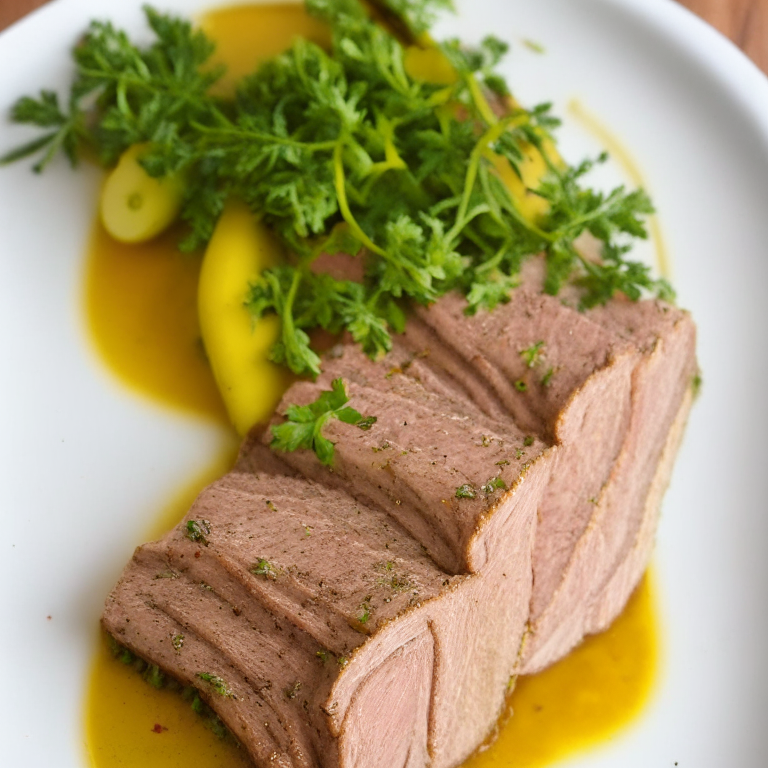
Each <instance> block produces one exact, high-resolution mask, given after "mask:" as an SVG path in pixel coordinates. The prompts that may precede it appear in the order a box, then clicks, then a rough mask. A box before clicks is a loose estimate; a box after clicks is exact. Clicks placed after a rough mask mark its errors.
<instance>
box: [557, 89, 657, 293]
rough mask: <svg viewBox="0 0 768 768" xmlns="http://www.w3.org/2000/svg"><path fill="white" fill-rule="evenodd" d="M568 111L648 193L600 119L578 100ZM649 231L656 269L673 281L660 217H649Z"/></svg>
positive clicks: (633, 164)
mask: <svg viewBox="0 0 768 768" xmlns="http://www.w3.org/2000/svg"><path fill="white" fill-rule="evenodd" d="M568 111H569V112H570V113H571V115H573V117H575V118H576V119H577V120H578V121H579V122H580V123H581V124H582V125H583V126H584V128H586V129H587V130H588V131H589V132H590V133H591V134H592V135H593V136H594V137H595V138H596V139H597V140H598V141H599V142H600V143H601V144H602V145H603V147H604V148H605V150H606V151H607V152H608V153H609V154H610V155H611V157H612V158H613V159H614V160H616V162H617V163H618V164H619V165H620V166H621V168H622V170H623V171H624V173H625V174H626V175H627V177H628V178H629V179H630V181H631V182H632V184H633V185H634V186H636V187H640V188H642V189H645V190H646V191H647V190H648V187H647V185H646V183H645V177H644V176H643V174H642V172H641V171H640V168H639V167H638V165H637V163H636V162H635V160H634V158H633V157H632V155H631V154H630V153H629V150H627V148H626V147H625V146H624V145H623V144H622V143H621V142H620V141H619V140H618V139H617V138H616V137H615V136H614V135H613V134H612V133H611V131H610V130H608V128H606V127H605V125H603V123H602V122H601V121H600V118H598V117H597V116H595V115H593V114H592V113H591V112H590V111H589V110H588V109H587V108H586V107H585V106H584V105H583V104H582V103H581V102H580V101H579V100H578V99H573V100H571V102H570V103H569V104H568ZM648 229H649V230H650V233H651V237H652V239H653V243H654V246H655V248H656V268H657V269H658V270H659V274H660V275H661V276H662V277H665V278H666V279H667V280H671V279H672V263H671V261H670V258H669V253H668V251H667V247H666V245H665V243H664V237H663V235H662V232H661V225H660V224H659V219H658V216H649V217H648Z"/></svg>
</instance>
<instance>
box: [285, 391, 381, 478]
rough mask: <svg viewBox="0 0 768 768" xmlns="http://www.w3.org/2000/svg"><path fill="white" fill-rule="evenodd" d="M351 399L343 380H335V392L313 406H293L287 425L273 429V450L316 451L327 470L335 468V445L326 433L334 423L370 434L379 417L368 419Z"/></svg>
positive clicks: (289, 410)
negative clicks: (340, 423) (332, 466)
mask: <svg viewBox="0 0 768 768" xmlns="http://www.w3.org/2000/svg"><path fill="white" fill-rule="evenodd" d="M348 402H349V395H347V390H346V387H345V386H344V381H343V380H342V379H334V380H333V382H332V383H331V389H330V390H325V391H324V392H321V393H320V395H319V396H318V398H317V400H315V402H314V403H310V404H309V405H291V406H289V407H288V409H287V410H286V412H285V418H286V421H285V423H283V424H278V425H276V426H273V427H272V443H271V446H272V448H275V449H277V450H279V451H286V452H290V451H296V450H298V449H299V448H305V449H306V450H310V451H314V452H315V454H317V458H318V459H319V460H320V461H321V462H322V463H323V464H325V465H326V466H330V465H331V464H333V455H334V445H335V444H334V443H333V442H331V441H330V440H329V439H328V438H327V437H324V436H323V434H322V432H323V429H324V427H325V425H326V424H327V423H328V422H329V421H331V420H332V419H338V420H339V421H343V422H344V423H345V424H355V425H357V426H359V427H360V428H361V429H364V430H368V429H370V428H371V426H372V425H373V424H374V423H375V420H376V419H375V417H373V416H368V417H364V416H363V415H362V414H361V413H360V412H359V411H356V410H355V409H354V408H351V407H350V406H348V405H347V403H348Z"/></svg>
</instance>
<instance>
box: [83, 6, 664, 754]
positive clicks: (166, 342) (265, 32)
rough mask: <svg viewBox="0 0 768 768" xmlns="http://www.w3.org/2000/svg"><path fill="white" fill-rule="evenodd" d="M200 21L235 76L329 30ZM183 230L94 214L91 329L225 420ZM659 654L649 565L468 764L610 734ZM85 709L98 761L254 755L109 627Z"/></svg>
mask: <svg viewBox="0 0 768 768" xmlns="http://www.w3.org/2000/svg"><path fill="white" fill-rule="evenodd" d="M201 22H202V27H203V28H204V29H205V30H206V31H207V32H208V34H209V35H210V36H211V37H212V38H213V39H215V40H216V41H217V42H218V44H219V48H218V53H217V55H218V56H219V60H221V61H224V62H225V63H226V64H227V65H228V67H229V71H230V72H231V73H232V74H233V75H234V76H240V75H242V74H244V73H246V72H248V71H250V70H251V69H253V67H254V66H255V65H256V64H257V63H258V61H259V60H260V59H263V58H265V57H268V56H271V55H274V54H275V53H278V52H280V51H281V50H283V49H284V48H286V47H287V46H288V44H289V43H290V41H291V39H292V38H293V37H294V36H295V35H297V34H303V35H305V36H308V37H310V38H311V39H313V40H315V41H316V42H318V43H324V42H327V39H328V36H327V31H325V30H324V29H323V28H322V27H321V25H319V24H318V23H317V22H316V21H315V20H313V19H310V18H308V17H307V16H306V14H305V13H304V11H303V9H302V8H301V7H299V6H296V5H263V6H241V7H236V8H230V9H224V10H219V11H215V12H212V13H210V14H208V15H207V16H206V17H204V18H203V19H202V20H201ZM231 83H232V80H231V79H230V80H229V81H228V83H225V86H224V88H225V89H226V88H231ZM178 234H179V233H178V232H173V231H172V232H169V233H167V234H165V235H163V236H161V237H159V238H157V239H156V240H154V241H152V242H149V243H144V244H141V245H122V244H119V243H116V242H114V241H113V240H112V239H111V238H110V237H109V236H108V235H107V234H106V232H105V231H104V230H103V228H102V227H101V226H100V225H97V226H96V228H95V231H94V235H93V238H92V241H91V245H90V252H89V256H88V262H87V278H86V280H87V284H86V312H87V318H88V324H89V328H90V332H91V335H92V338H93V341H94V344H95V346H96V349H97V350H98V352H99V354H100V355H101V358H102V360H103V362H104V363H105V364H106V366H107V367H108V368H109V369H110V370H111V371H112V372H113V373H114V374H115V375H116V376H117V377H118V378H119V379H120V380H121V381H123V382H124V383H125V384H126V385H128V386H129V387H130V388H131V389H132V390H134V391H137V392H140V393H142V394H143V395H145V396H147V397H151V398H153V399H155V400H156V401H159V402H161V403H163V404H165V405H167V406H169V407H174V408H181V409H183V410H186V411H187V412H189V413H191V414H195V415H197V416H204V417H206V418H208V419H214V420H216V421H219V422H222V423H226V421H227V417H226V413H225V410H224V407H223V405H222V403H221V398H220V397H219V395H218V392H217V390H216V386H215V383H214V380H213V376H212V374H211V372H210V369H209V367H208V365H207V362H206V359H205V355H204V353H203V350H202V346H201V344H200V330H199V324H198V320H197V312H196V291H197V277H198V274H199V270H200V261H201V257H200V255H199V254H197V255H185V254H181V253H180V252H179V251H178V250H177V248H176V243H177V241H178ZM233 444H234V438H233ZM232 461H233V455H232V453H231V452H229V453H228V454H227V455H223V456H222V457H220V459H219V460H218V461H217V462H215V464H214V465H213V466H212V467H211V468H210V469H209V471H207V472H206V473H205V475H204V476H201V477H198V478H194V479H193V480H192V481H191V482H190V484H189V486H188V487H187V488H184V489H182V491H181V492H180V493H179V494H178V495H177V497H176V498H175V499H173V500H171V502H169V504H168V506H167V508H166V509H165V510H164V511H163V512H162V514H161V515H160V516H159V519H158V521H157V524H156V525H155V526H153V529H152V530H151V531H148V532H147V536H146V538H147V539H150V538H156V537H157V536H159V535H160V534H161V533H162V532H163V531H165V530H168V529H169V528H170V527H171V526H173V525H174V524H175V523H176V522H177V521H178V520H179V519H180V518H181V516H182V515H183V514H184V513H185V512H186V511H187V509H188V508H189V506H190V504H191V503H192V501H193V500H194V497H195V496H196V494H197V493H198V492H199V490H200V489H202V488H203V487H204V486H205V485H207V484H208V483H210V482H212V481H213V480H214V479H215V478H216V477H219V476H221V475H223V474H224V473H225V472H226V471H227V470H228V469H229V467H230V466H231V464H232ZM657 666H658V628H657V610H656V604H655V600H654V595H653V589H652V587H651V585H650V583H649V579H648V577H646V578H645V579H644V580H643V583H642V584H641V586H640V588H639V589H638V590H637V592H636V594H635V595H634V596H633V598H632V599H631V601H630V603H629V604H628V606H627V608H626V610H625V611H624V613H623V615H622V616H621V617H620V618H619V619H618V620H617V621H616V622H615V623H614V625H613V626H612V627H611V628H610V629H609V630H608V631H607V632H604V633H603V634H601V635H598V636H595V637H592V638H589V639H587V640H586V641H585V642H584V643H583V644H582V645H581V646H580V647H579V648H577V649H576V650H575V651H574V652H573V653H572V654H570V655H569V656H568V657H567V658H566V659H564V660H563V661H561V662H559V663H558V664H556V665H554V666H553V667H551V668H550V669H549V670H547V671H545V672H543V673H541V674H539V675H535V676H532V677H528V678H520V679H519V680H518V681H517V686H516V688H515V690H514V692H513V693H512V695H511V696H510V701H509V707H508V712H507V716H506V717H505V718H504V721H503V723H502V724H501V725H500V727H499V733H498V738H497V739H496V741H495V742H494V743H493V744H492V745H491V746H490V748H488V749H487V750H484V751H482V752H480V753H478V754H477V755H476V756H474V757H473V758H471V759H470V760H469V761H468V762H467V763H466V766H465V768H537V767H538V766H546V765H551V764H553V763H554V762H556V761H558V760H559V759H562V758H564V757H567V756H569V755H573V754H576V753H578V752H580V751H583V750H585V749H588V748H589V747H590V746H593V745H595V744H598V743H600V742H602V741H605V740H606V739H608V738H610V737H611V736H613V735H615V734H616V733H617V732H619V731H620V730H621V729H622V728H624V727H626V726H627V725H628V724H629V723H631V722H632V720H633V719H634V718H636V717H637V715H638V714H639V713H640V712H641V711H642V709H643V706H644V705H645V704H646V703H647V701H648V699H649V697H650V695H651V692H652V689H653V682H654V680H655V679H656V674H657ZM85 709H86V713H85V741H86V749H87V753H88V755H89V758H90V762H91V765H92V766H93V768H245V767H246V766H249V765H250V762H249V761H248V759H247V757H246V756H245V754H244V753H243V751H242V750H240V749H238V748H237V747H236V746H234V745H233V744H232V743H230V742H229V741H222V740H220V739H219V738H218V737H217V736H216V735H215V734H214V733H213V732H212V731H211V730H209V729H208V728H207V727H206V725H205V723H204V721H203V720H202V718H201V717H200V716H199V715H197V714H195V713H194V712H193V711H192V708H191V707H190V704H189V702H187V701H185V700H184V699H182V697H181V696H180V695H179V694H178V693H176V692H173V691H170V690H156V689H155V688H153V687H151V686H150V685H149V684H148V683H147V682H145V680H144V679H142V677H141V675H139V674H137V673H136V672H135V671H134V670H133V669H132V668H131V667H130V666H125V665H123V664H122V663H121V662H120V661H118V660H116V659H115V658H114V656H113V654H112V653H111V651H110V650H109V648H108V646H107V643H106V640H105V639H103V640H102V642H101V643H100V645H99V647H98V650H97V652H96V654H95V658H94V661H93V664H92V667H91V674H90V680H89V685H88V692H87V696H86V706H85ZM512 712H514V717H510V715H511V714H512Z"/></svg>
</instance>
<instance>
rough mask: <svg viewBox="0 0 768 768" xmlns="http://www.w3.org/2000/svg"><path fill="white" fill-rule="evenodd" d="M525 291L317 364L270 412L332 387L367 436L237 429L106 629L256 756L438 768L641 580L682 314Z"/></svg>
mask: <svg viewBox="0 0 768 768" xmlns="http://www.w3.org/2000/svg"><path fill="white" fill-rule="evenodd" d="M539 277H540V276H537V272H536V270H535V269H531V270H530V272H529V274H528V276H527V278H526V280H527V282H526V283H525V284H524V285H523V286H522V287H521V288H519V289H518V290H516V291H515V293H514V295H513V297H512V300H511V302H510V303H509V304H508V305H505V306H503V307H500V308H498V309H497V310H496V311H495V312H493V313H490V314H489V313H481V314H478V315H477V316H475V317H467V316H466V315H465V314H464V307H465V304H464V302H463V300H461V299H460V298H459V297H456V296H447V297H445V298H444V299H442V300H441V301H440V302H438V303H437V305H435V306H434V307H432V308H431V309H430V310H425V311H420V312H419V313H418V317H417V318H416V319H415V320H414V322H413V323H412V324H411V325H410V326H409V329H408V331H407V333H406V334H405V336H404V337H403V338H402V339H401V340H398V341H397V342H396V343H395V346H394V349H393V350H392V352H391V353H390V354H389V355H388V356H387V357H386V358H385V359H383V360H380V361H377V362H372V361H370V360H368V359H367V358H365V357H364V356H363V355H362V354H361V353H360V352H359V350H357V349H356V348H354V347H351V346H340V347H339V348H335V349H334V350H332V351H331V353H330V354H329V355H328V356H327V359H326V363H325V370H324V374H323V376H322V377H321V378H320V379H319V381H318V382H316V383H307V382H303V383H297V384H295V385H294V386H293V387H292V388H291V389H290V390H289V392H288V393H287V395H286V398H285V400H284V402H283V406H281V409H282V408H283V407H284V406H285V404H287V403H296V404H304V403H308V402H311V401H313V400H315V399H316V398H317V396H318V394H319V393H320V391H322V390H324V389H327V388H328V386H329V384H330V382H331V380H332V379H333V378H336V377H342V378H343V379H345V381H346V382H347V387H348V391H349V394H350V395H351V397H352V405H353V406H354V407H355V408H357V409H358V410H360V411H361V412H363V413H365V414H366V415H375V416H376V417H377V421H376V422H375V424H374V425H373V427H372V428H371V429H369V430H361V429H358V428H357V427H356V426H354V425H350V424H344V423H341V422H331V423H330V424H329V425H328V426H327V433H326V434H327V436H328V437H329V438H330V439H331V440H333V441H334V442H335V443H336V447H335V462H334V465H333V468H332V469H329V468H327V467H324V466H322V465H321V464H320V463H319V462H318V461H317V459H316V457H315V456H314V454H312V453H311V452H308V451H297V452H294V453H291V454H285V455H284V454H279V455H277V456H276V455H275V454H273V453H272V452H270V451H269V450H268V449H267V448H266V447H265V443H267V442H268V441H269V435H268V434H267V433H261V434H259V433H254V434H253V435H251V436H250V437H249V438H248V440H246V442H245V443H244V445H243V448H242V451H241V454H240V457H239V459H238V462H237V466H236V468H235V471H233V472H232V473H230V474H229V475H227V476H226V477H225V478H223V479H222V480H220V481H219V482H218V483H215V484H214V485H213V486H211V487H210V488H208V489H206V491H205V492H204V493H203V494H201V496H200V498H199V499H198V500H197V502H196V503H195V505H194V506H193V508H192V510H191V511H190V513H189V515H188V517H187V518H186V519H185V520H184V521H183V522H182V524H180V525H179V526H178V527H177V528H176V529H174V530H173V531H171V532H169V533H168V534H167V535H166V536H165V537H164V538H163V539H162V540H161V541H159V542H157V543H154V544H150V545H145V547H142V548H139V550H137V553H136V555H135V557H134V560H133V561H132V563H131V564H129V566H128V568H127V569H126V571H125V573H124V575H123V578H122V579H121V581H120V582H119V583H118V585H117V587H116V588H115V590H114V591H113V593H112V595H111V596H110V599H109V600H108V602H107V608H106V610H105V614H104V625H105V627H106V628H107V630H108V631H110V632H111V633H112V634H113V635H114V636H115V637H116V638H117V639H118V640H119V641H120V642H122V643H124V644H125V645H127V646H128V647H130V648H131V649H132V650H133V651H134V652H136V653H137V654H139V655H140V656H142V657H143V658H145V659H147V660H148V661H151V662H152V663H156V664H158V665H160V666H161V667H162V668H163V669H164V670H166V671H167V672H168V673H169V674H171V675H173V676H175V677H177V678H179V679H180V680H182V681H184V682H186V683H190V684H193V685H197V686H198V687H199V688H200V690H201V692H202V695H203V696H204V697H205V698H206V701H208V703H209V704H210V705H211V706H212V707H213V708H214V709H215V711H216V712H217V713H218V714H219V716H220V717H221V718H222V720H223V721H224V722H225V723H226V724H227V725H228V727H229V728H230V729H231V730H232V731H233V733H234V734H235V735H236V736H237V737H238V738H239V739H240V740H241V741H242V743H243V744H244V746H245V747H246V748H247V749H248V750H249V753H250V754H251V756H252V757H253V759H254V760H255V761H256V763H257V765H259V766H268V765H269V766H271V765H280V766H286V767H287V766H302V768H305V767H306V768H309V767H310V766H311V767H312V768H336V767H337V766H338V768H370V767H371V766H381V767H382V768H384V766H387V767H389V766H393V768H400V767H401V766H403V767H405V766H407V767H409V768H417V767H419V766H424V765H430V766H432V768H452V766H456V765H458V764H459V763H460V762H461V761H462V760H464V759H465V758H466V757H467V756H468V755H469V754H470V753H471V752H472V751H473V750H474V749H475V748H476V747H477V745H478V744H480V743H481V742H482V740H483V739H484V738H485V737H486V736H487V735H488V733H489V732H490V731H491V730H492V728H493V726H494V723H495V721H496V718H497V717H498V715H499V714H500V712H501V711H502V709H503V707H504V699H505V695H506V692H507V690H508V684H509V681H510V679H511V678H512V677H513V676H514V675H515V674H518V673H526V672H530V671H533V670H536V669H540V668H542V667H543V666H546V665H547V664H549V663H551V662H552V661H554V660H555V659H557V658H559V657H560V656H562V655H564V654H565V653H567V651H568V650H570V648H571V647H573V645H575V644H576V643H578V642H579V641H580V640H581V638H582V637H583V636H584V635H585V634H587V633H590V632H594V631H599V630H600V629H602V628H604V627H605V626H606V624H607V623H608V622H609V621H611V620H612V618H613V617H614V616H615V615H616V613H617V612H618V611H619V610H620V609H621V608H622V607H623V604H624V602H625V601H626V599H627V598H628V596H629V594H630V593H631V591H632V589H633V588H634V586H635V585H636V583H637V581H638V580H639V578H640V575H641V574H642V571H643V569H644V568H645V565H646V563H647V559H648V557H649V554H650V549H651V545H652V541H653V537H654V533H655V527H656V520H657V515H658V507H659V503H660V499H661V494H662V493H663V489H664V487H665V486H666V484H667V482H668V479H669V473H670V468H671V464H672V458H673V456H674V453H675V451H676V449H677V445H678V444H679V440H680V435H681V433H682V428H683V425H684V422H685V418H686V415H687V412H688V408H689V406H690V384H691V379H692V376H693V374H694V372H695V365H696V363H695V353H694V345H695V332H694V328H693V324H692V323H691V321H690V318H689V317H688V316H687V315H686V314H685V313H683V312H680V311H679V310H676V309H674V308H672V307H670V306H668V305H665V304H663V303H660V302H641V303H639V304H630V303H629V302H624V301H615V302H613V303H612V304H610V305H608V306H607V307H605V308H600V309H597V310H592V311H590V312H587V313H579V312H577V311H576V310H575V309H573V308H572V307H570V306H568V305H567V304H563V303H562V302H561V301H560V300H558V299H554V298H552V297H548V296H543V295H542V294H541V293H540V291H538V290H536V289H535V283H536V280H537V279H539ZM178 635H183V636H184V638H185V639H184V644H183V647H182V648H181V649H179V648H176V647H175V646H174V643H173V638H174V637H176V636H178ZM187 650H189V651H190V652H189V653H187V652H186V651H187ZM201 675H203V677H201ZM212 676H213V677H212ZM211 680H216V681H219V680H221V681H225V683H226V685H225V688H224V689H223V690H224V691H225V693H224V694H222V693H221V690H222V688H221V686H218V688H217V686H216V685H212V684H211ZM229 694H232V695H229Z"/></svg>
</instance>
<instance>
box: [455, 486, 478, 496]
mask: <svg viewBox="0 0 768 768" xmlns="http://www.w3.org/2000/svg"><path fill="white" fill-rule="evenodd" d="M475 496H477V491H476V490H475V489H474V488H473V487H472V486H471V485H470V484H469V483H464V485H460V486H459V487H458V488H457V489H456V498H457V499H474V498H475Z"/></svg>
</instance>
